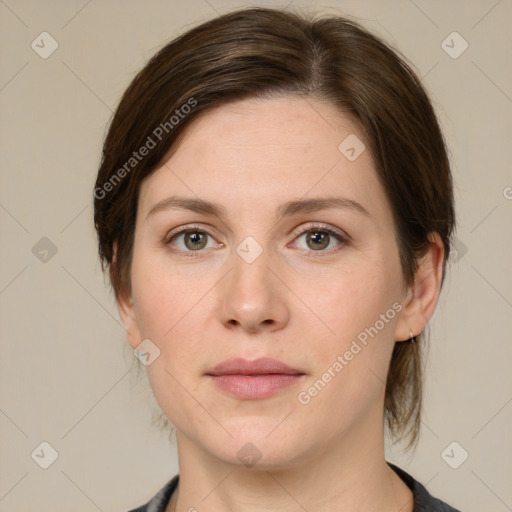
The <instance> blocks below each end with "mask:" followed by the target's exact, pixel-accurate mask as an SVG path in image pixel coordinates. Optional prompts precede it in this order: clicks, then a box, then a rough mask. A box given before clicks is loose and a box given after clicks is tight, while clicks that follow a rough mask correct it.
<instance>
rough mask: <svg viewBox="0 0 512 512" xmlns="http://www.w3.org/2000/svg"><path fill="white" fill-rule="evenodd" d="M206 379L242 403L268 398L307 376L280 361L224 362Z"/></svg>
mask: <svg viewBox="0 0 512 512" xmlns="http://www.w3.org/2000/svg"><path fill="white" fill-rule="evenodd" d="M205 375H206V376H207V377H208V378H209V379H210V380H211V381H212V382H213V383H214V384H215V385H216V386H217V387H218V388H220V389H221V390H222V391H224V392H226V393H228V394H229V395H231V396H234V397H236V398H240V399H243V400H256V399H262V398H268V397H270V396H272V395H275V394H276V393H278V392H279V391H281V390H283V389H285V388H288V387H290V386H293V385H294V384H297V383H298V382H300V381H302V380H303V379H304V377H305V375H306V374H305V373H304V372H302V371H300V370H297V369H295V368H291V367H290V366H288V365H286V364H284V363H282V362H281V361H278V360H277V359H270V358H260V359H256V360H254V361H249V360H247V359H242V358H236V359H229V360H227V361H224V362H222V363H220V364H218V365H217V366H215V367H214V368H212V369H211V370H209V371H207V372H206V373H205Z"/></svg>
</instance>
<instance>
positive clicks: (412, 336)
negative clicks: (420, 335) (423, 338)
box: [407, 329, 416, 343]
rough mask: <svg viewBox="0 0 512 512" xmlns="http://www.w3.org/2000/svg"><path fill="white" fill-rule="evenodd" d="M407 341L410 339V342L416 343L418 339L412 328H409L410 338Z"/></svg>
mask: <svg viewBox="0 0 512 512" xmlns="http://www.w3.org/2000/svg"><path fill="white" fill-rule="evenodd" d="M407 341H409V342H410V343H414V342H415V341H416V336H414V333H413V332H412V329H409V339H408V340H407Z"/></svg>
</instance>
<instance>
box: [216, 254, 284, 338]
mask: <svg viewBox="0 0 512 512" xmlns="http://www.w3.org/2000/svg"><path fill="white" fill-rule="evenodd" d="M267 254H268V251H265V250H264V251H263V252H262V254H260V255H259V256H258V258H256V260H255V261H252V262H250V263H249V262H248V261H246V260H245V259H244V258H242V257H241V256H240V255H239V254H238V253H236V252H233V255H232V258H231V260H232V261H231V262H232V264H233V268H232V270H231V272H229V273H228V275H227V276H226V278H225V279H223V280H222V282H221V283H222V284H221V286H220V289H219V293H220V294H221V296H220V307H219V315H220V319H221V322H222V323H223V325H224V326H225V327H226V328H228V329H237V328H238V329H242V330H245V331H247V332H250V333H256V332H258V331H265V330H267V331H271V332H273V331H276V330H279V329H282V328H283V327H284V326H285V325H286V324H287V323H288V321H289V317H290V311H289V308H288V304H287V298H286V291H287V288H286V286H285V285H284V284H283V280H282V278H281V276H279V273H278V272H277V271H276V269H275V268H271V266H272V262H271V261H269V260H270V258H269V257H267ZM231 262H230V263H231ZM219 284H220V283H219Z"/></svg>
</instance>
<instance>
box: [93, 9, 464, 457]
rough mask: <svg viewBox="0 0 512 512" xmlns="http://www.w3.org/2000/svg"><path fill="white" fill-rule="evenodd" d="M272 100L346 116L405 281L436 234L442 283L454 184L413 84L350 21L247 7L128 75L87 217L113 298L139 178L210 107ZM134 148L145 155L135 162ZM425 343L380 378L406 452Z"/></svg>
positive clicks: (405, 70)
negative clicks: (369, 163) (315, 104)
mask: <svg viewBox="0 0 512 512" xmlns="http://www.w3.org/2000/svg"><path fill="white" fill-rule="evenodd" d="M274 96H275V97H279V96H300V97H304V98H306V97H311V98H316V99H319V100H322V101H326V102H328V103H330V104H331V105H334V106H336V107H338V108H339V109H340V110H341V111H342V112H344V113H346V114H349V115H350V116H351V118H352V119H353V120H354V121H355V122H356V123H357V124H358V126H359V127H360V129H361V133H362V135H363V136H364V138H365V144H367V147H368V148H369V150H370V151H371V154H372V157H373V161H374V164H375V168H376V171H377V174H378V177H379V180H380V183H381V184H382V186H383V188H384V191H385V193H386V196H387V198H388V200H389V202H390V204H391V209H392V214H393V218H394V221H395V225H396V236H397V243H398V247H399V251H400V261H401V266H402V270H403V276H404V282H405V283H406V284H407V285H411V284H412V283H413V279H414V274H415V271H416V269H417V263H418V259H419V258H420V257H421V256H423V255H424V254H425V252H426V251H427V249H428V247H429V234H431V233H433V232H436V233H438V234H439V235H440V237H441V239H442V242H443V245H444V251H445V254H444V261H443V281H444V273H445V267H446V261H447V259H448V256H449V253H450V241H451V235H452V231H453V229H454V223H455V217H454V206H453V192H452V178H451V173H450V167H449V161H448V156H447V151H446V147H445V143H444V139H443V136H442V133H441V130H440V127H439V124H438V121H437V118H436V115H435V112H434V109H433V107H432V105H431V103H430V101H429V98H428V96H427V94H426V92H425V90H424V88H423V87H422V85H421V83H420V80H419V78H418V77H417V76H416V74H415V73H414V72H413V71H412V69H411V67H410V66H409V65H408V64H407V63H406V62H405V59H404V58H403V57H402V56H401V55H400V54H399V52H398V51H397V50H393V49H391V48H390V47H389V46H388V45H387V44H386V43H384V42H383V41H382V40H381V39H380V38H378V37H377V36H375V35H373V34H371V33H369V32H368V31H367V30H365V29H364V28H362V27H361V26H360V25H359V24H358V23H356V22H354V21H352V20H349V19H346V18H342V17H337V16H320V17H319V16H317V15H303V14H299V13H294V12H290V11H285V10H279V9H267V8H250V9H242V10H238V11H234V12H231V13H228V14H226V15H223V16H220V17H217V18H215V19H213V20H210V21H208V22H205V23H203V24H201V25H199V26H197V27H195V28H193V29H191V30H189V31H187V32H186V33H184V34H183V35H181V36H179V37H177V38H176V39H174V40H173V41H171V42H170V43H169V44H167V45H166V46H165V47H163V48H162V49H161V50H160V51H158V53H157V54H156V55H154V56H153V58H152V59H151V60H150V61H149V62H148V63H147V65H146V66H145V67H144V68H143V69H142V70H141V71H140V72H139V73H138V74H137V75H136V77H135V78H134V80H133V81H132V83H131V84H130V86H129V87H128V89H127V90H126V92H125V93H124V95H123V97H122V99H121V101H120V103H119V106H118V108H117V110H116V112H115V114H114V116H113V119H112V121H111V124H110V127H109V130H108V133H107V135H106V138H105V142H104V146H103V154H102V161H101V166H100V169H99V172H98V176H97V180H96V186H95V191H94V221H95V226H96V230H97V233H98V241H99V255H100V259H101V263H102V269H103V270H105V268H106V266H107V265H108V267H109V276H110V281H111V284H112V287H113V289H114V292H115V295H116V299H119V298H120V297H121V296H123V297H128V296H129V295H130V287H131V285H130V267H131V255H132V249H133V239H134V229H135V219H136V215H137V202H138V192H139V188H140V185H141V182H142V181H143V180H144V179H145V178H146V177H148V176H149V175H150V174H151V172H152V171H154V170H155V169H156V168H157V167H158V166H159V164H161V163H162V160H163V159H164V157H165V155H166V154H167V153H168V151H169V149H170V148H171V146H172V144H173V143H174V142H175V141H176V139H177V137H178V135H179V133H181V132H182V130H183V128H184V127H185V126H186V125H188V124H189V123H190V122H191V121H192V120H193V119H194V118H196V117H197V115H198V114H199V113H200V112H203V111H205V110H206V109H208V108H211V107H214V106H219V105H221V104H224V103H227V102H229V101H233V100H240V99H244V98H250V97H274ZM185 105H188V107H187V108H185V107H184V106H185ZM173 118H174V120H173ZM157 135H158V136H157ZM155 139H158V141H156V140H155ZM150 140H151V142H152V143H153V144H150V142H149V141H150ZM149 146H151V148H150V149H149V150H148V148H149ZM143 147H146V148H147V150H146V151H144V152H142V151H140V153H141V154H142V153H144V156H143V157H142V156H141V155H139V153H137V157H135V156H134V154H135V153H134V152H137V151H138V150H139V148H143ZM128 163H129V164H128ZM114 247H116V258H113V256H114ZM422 341H423V342H424V333H422V334H420V335H419V336H417V339H416V343H395V347H394V350H393V354H392V358H391V362H390V368H389V373H388V378H387V382H386V393H385V404H384V406H385V419H386V425H387V427H388V428H389V430H390V433H391V434H392V436H393V437H394V438H395V439H400V438H401V437H402V436H404V435H405V436H406V437H409V438H410V441H409V444H408V446H407V448H410V447H411V446H412V445H413V444H415V443H416V442H417V439H418V434H419V427H420V415H421V404H422V367H421V364H422V354H421V351H422V348H421V347H422V345H423V343H422Z"/></svg>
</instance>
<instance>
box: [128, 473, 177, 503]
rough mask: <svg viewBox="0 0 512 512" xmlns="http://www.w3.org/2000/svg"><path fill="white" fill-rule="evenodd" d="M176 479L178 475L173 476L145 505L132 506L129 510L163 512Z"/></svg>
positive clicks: (175, 484) (174, 487)
mask: <svg viewBox="0 0 512 512" xmlns="http://www.w3.org/2000/svg"><path fill="white" fill-rule="evenodd" d="M178 481H179V475H176V476H174V477H173V478H172V479H171V480H169V482H167V483H166V484H165V485H164V487H162V488H161V489H160V490H159V491H158V492H157V493H156V494H155V495H154V496H153V497H152V498H151V499H150V500H149V501H148V502H147V503H146V504H145V505H141V506H140V507H137V508H134V509H133V510H130V511H129V512H165V509H166V507H167V505H168V503H169V501H170V499H171V496H172V493H173V492H174V490H175V489H176V487H177V486H178Z"/></svg>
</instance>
